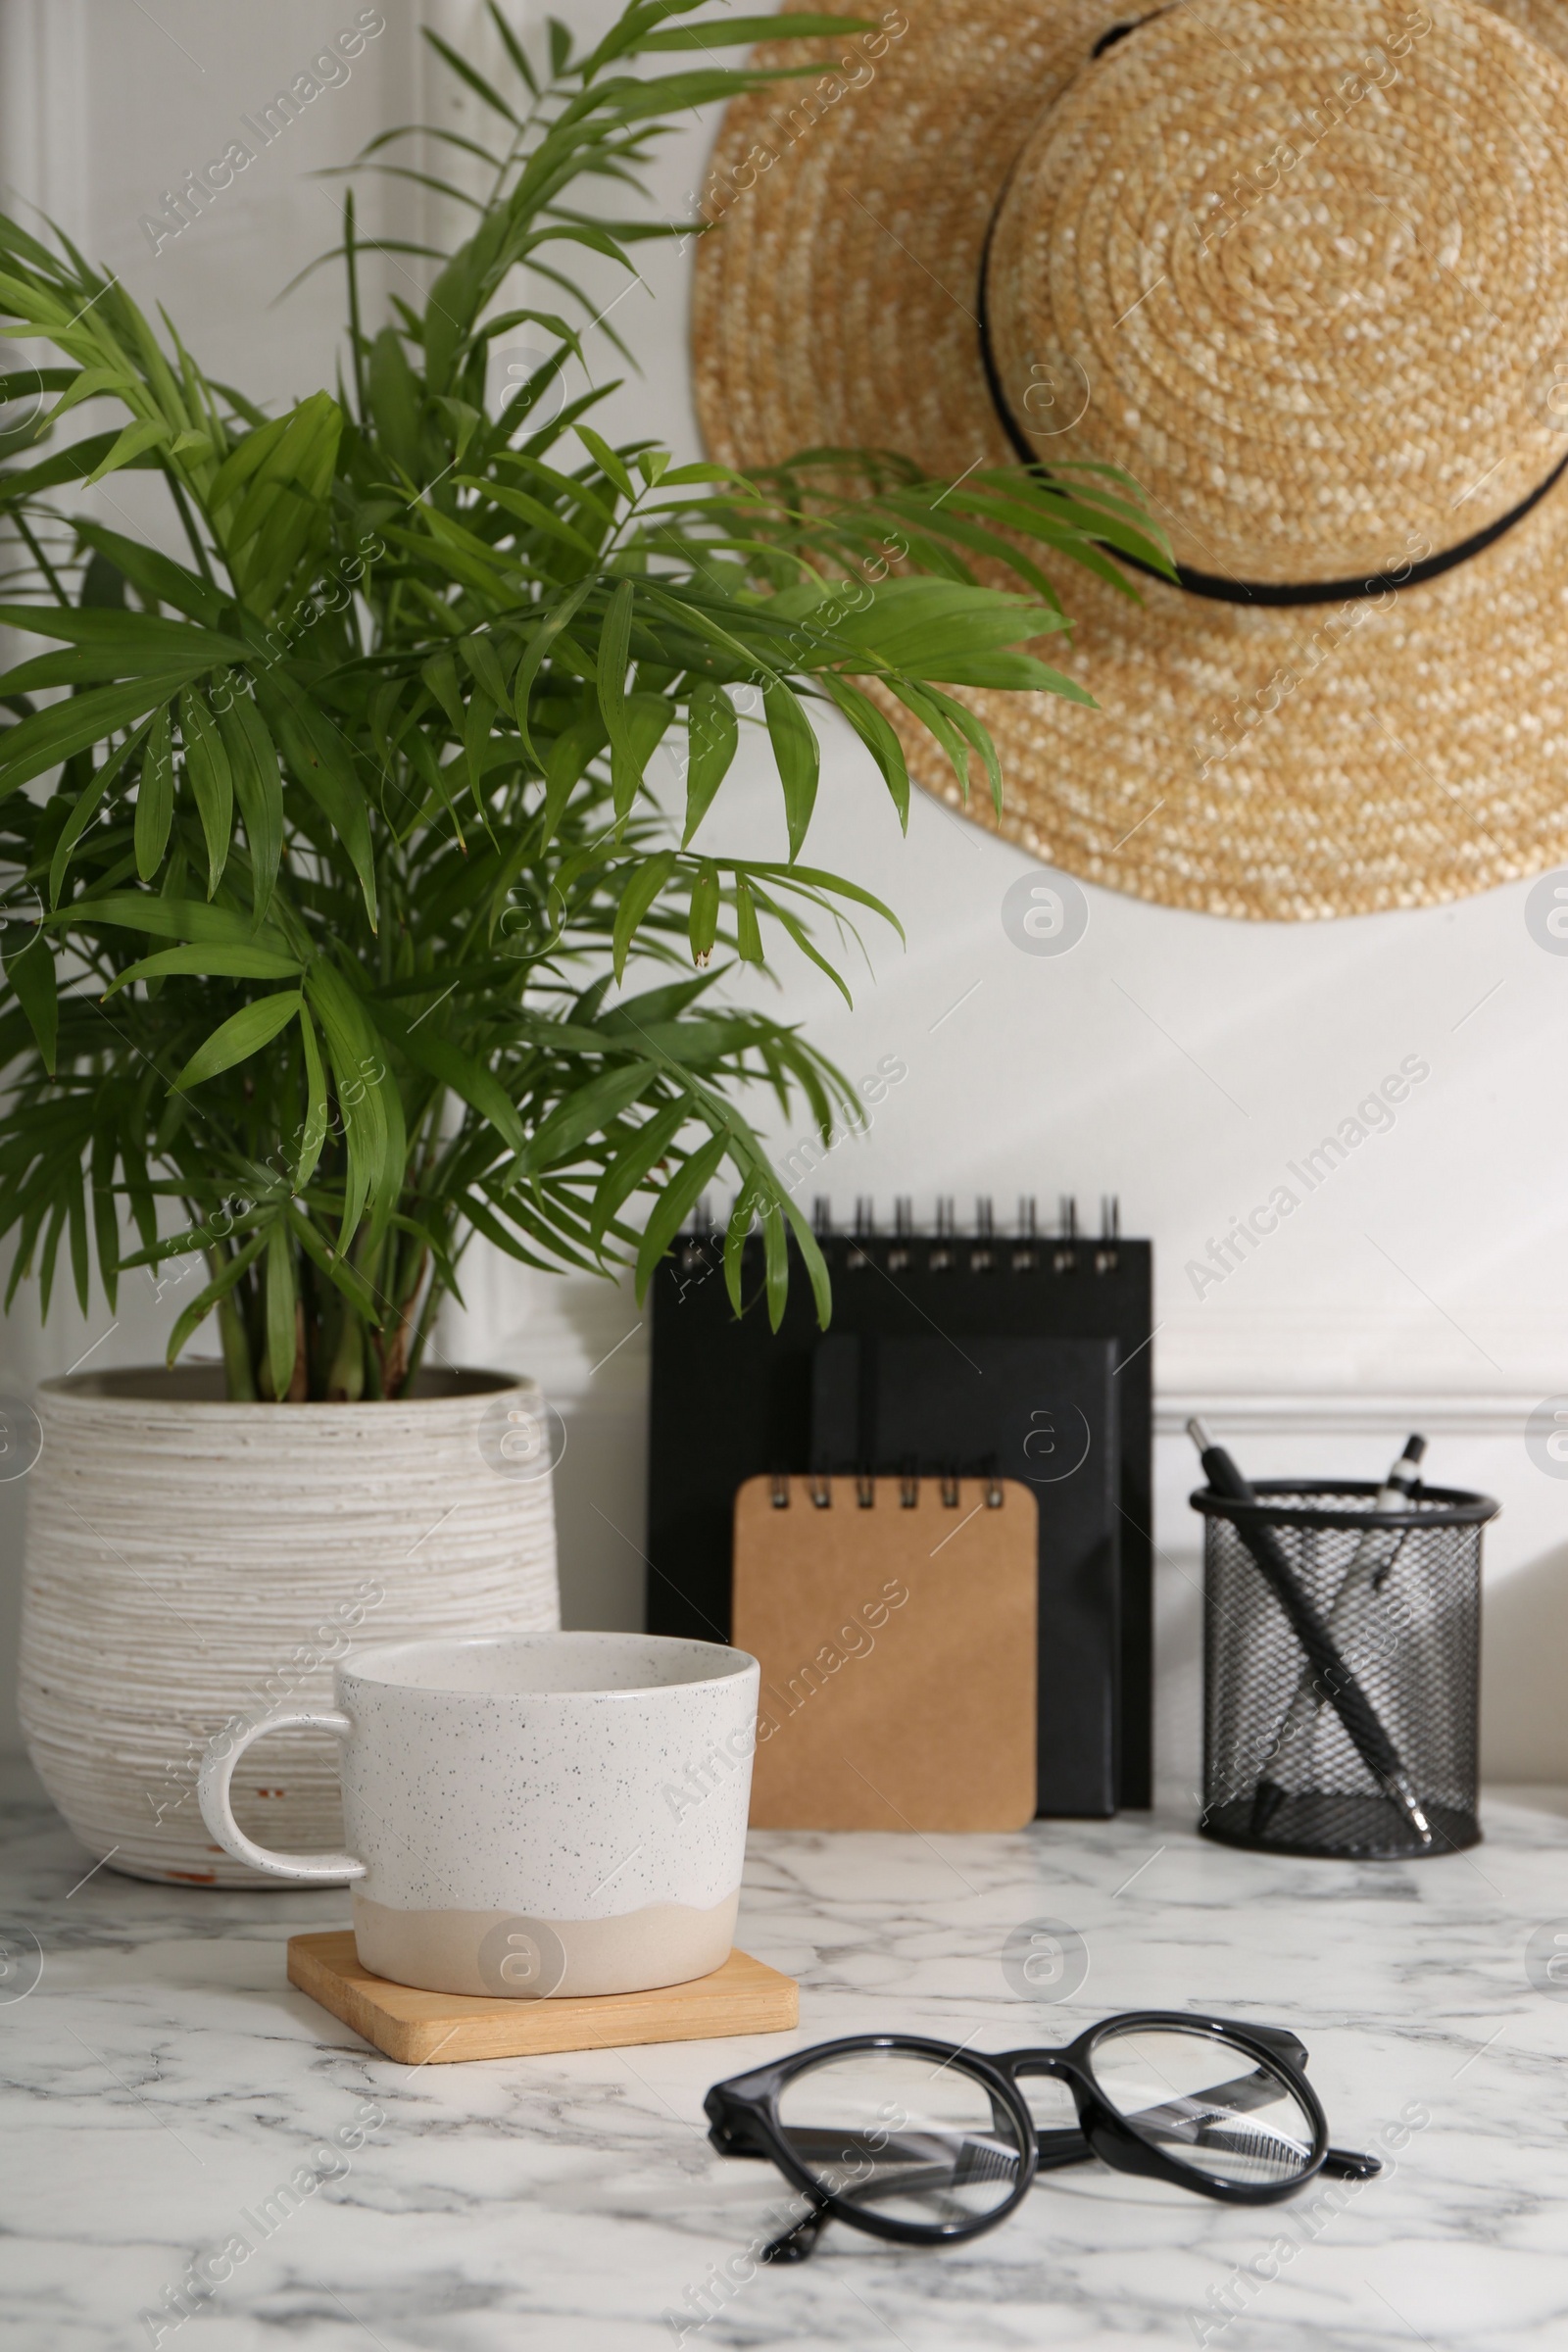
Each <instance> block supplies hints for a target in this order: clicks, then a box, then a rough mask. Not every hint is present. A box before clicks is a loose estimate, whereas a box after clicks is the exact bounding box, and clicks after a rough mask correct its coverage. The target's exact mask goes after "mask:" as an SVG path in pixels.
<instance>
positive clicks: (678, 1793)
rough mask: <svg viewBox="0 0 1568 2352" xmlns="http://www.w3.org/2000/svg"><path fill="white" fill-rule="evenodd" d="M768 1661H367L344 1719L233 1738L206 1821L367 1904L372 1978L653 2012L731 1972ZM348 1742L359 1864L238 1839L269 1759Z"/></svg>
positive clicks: (656, 1651) (632, 1638)
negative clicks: (762, 1665)
mask: <svg viewBox="0 0 1568 2352" xmlns="http://www.w3.org/2000/svg"><path fill="white" fill-rule="evenodd" d="M758 1681H759V1668H758V1664H757V1660H756V1659H755V1658H750V1657H748V1656H747V1655H746V1653H745V1652H744V1650H739V1649H725V1648H721V1647H720V1646H719V1645H718V1644H717V1643H715V1642H681V1641H674V1640H671V1639H669V1638H668V1637H666V1636H662V1635H658V1634H504V1635H500V1636H498V1637H496V1638H495V1639H493V1640H483V1639H481V1640H475V1641H449V1642H389V1643H387V1644H386V1645H385V1646H382V1647H377V1648H374V1649H364V1650H361V1651H359V1652H358V1653H355V1654H351V1655H350V1656H348V1657H347V1658H345V1659H344V1660H343V1661H342V1663H341V1664H340V1665H339V1667H338V1669H337V1674H336V1683H335V1690H336V1696H337V1702H338V1703H337V1706H336V1708H324V1707H310V1706H281V1707H277V1708H274V1709H273V1711H272V1713H271V1714H270V1715H268V1716H266V1717H264V1718H263V1719H262V1720H260V1721H259V1722H257V1723H254V1724H251V1725H248V1726H247V1727H246V1728H245V1729H244V1730H243V1731H242V1732H240V1733H239V1734H238V1735H234V1734H232V1733H228V1732H221V1733H220V1734H219V1735H218V1737H217V1738H216V1739H215V1740H213V1742H212V1743H211V1745H210V1746H209V1748H208V1750H207V1756H206V1760H205V1762H204V1763H203V1766H202V1772H201V1780H200V1784H199V1788H200V1801H201V1809H202V1818H203V1820H204V1821H205V1822H206V1824H207V1826H208V1828H209V1829H210V1830H211V1832H212V1834H213V1836H214V1837H215V1838H217V1839H218V1840H219V1842H220V1844H221V1845H222V1846H223V1847H224V1849H225V1850H226V1851H227V1852H228V1853H231V1854H233V1855H235V1856H237V1858H238V1859H239V1860H240V1861H242V1862H249V1863H250V1864H251V1865H252V1866H253V1868H255V1869H257V1870H265V1871H270V1872H271V1873H272V1874H273V1875H274V1876H275V1877H278V1878H284V1879H295V1880H298V1881H300V1882H302V1883H310V1882H313V1881H320V1880H328V1879H330V1880H335V1881H341V1880H343V1879H350V1880H352V1881H353V1882H354V1935H355V1941H356V1944H357V1946H358V1949H359V1955H360V1960H361V1963H362V1964H363V1966H365V1967H366V1968H368V1969H370V1970H371V1971H373V1973H374V1974H375V1975H376V1976H379V1977H390V1978H391V1979H392V1980H393V1982H394V1983H396V1984H399V1985H421V1986H423V1987H424V1988H425V1989H426V1990H427V1991H431V1992H467V1993H493V1994H500V1995H504V1996H510V1997H513V1998H515V1999H521V2000H538V1999H541V1998H545V1997H548V1996H549V1995H550V1994H552V1993H555V1994H560V1995H563V1996H564V1995H567V1994H571V1993H590V1992H641V1991H645V1990H648V1989H650V1988H651V1987H653V1986H655V1985H683V1984H685V1983H687V1982H688V1981H689V1980H690V1979H691V1978H693V1977H703V1976H707V1975H709V1974H710V1973H711V1970H713V1969H715V1968H719V1967H721V1966H722V1965H723V1963H724V1961H725V1960H726V1959H727V1957H728V1955H729V1950H730V1943H731V1939H732V1937H733V1936H734V1931H735V1909H736V1904H737V1902H738V1900H739V1897H740V1884H741V1865H742V1862H743V1860H744V1858H745V1850H746V1814H747V1805H748V1800H749V1797H750V1794H751V1780H752V1749H753V1746H754V1744H755V1741H756V1737H757V1692H758ZM305 1723H309V1724H317V1725H319V1726H321V1727H322V1728H323V1729H325V1730H327V1731H331V1732H336V1733H337V1735H338V1737H339V1738H340V1739H341V1740H342V1741H343V1748H342V1773H343V1819H344V1832H345V1836H346V1837H347V1838H348V1842H349V1845H350V1848H351V1849H352V1850H351V1851H350V1852H349V1853H346V1854H276V1853H270V1852H269V1851H268V1850H267V1848H266V1847H265V1846H260V1845H257V1844H256V1843H255V1842H254V1840H253V1839H251V1838H247V1837H246V1835H245V1833H244V1832H243V1830H241V1829H240V1828H239V1827H238V1825H237V1824H236V1822H235V1820H234V1816H233V1812H232V1809H231V1807H230V1804H229V1783H230V1781H231V1780H232V1778H233V1773H234V1767H235V1765H236V1764H237V1763H238V1761H239V1759H240V1757H241V1756H242V1755H243V1754H244V1752H245V1750H246V1748H247V1747H249V1746H250V1744H251V1742H252V1741H253V1740H259V1739H261V1738H262V1737H263V1735H264V1734H266V1733H267V1732H270V1731H276V1730H280V1729H281V1728H282V1727H283V1726H284V1725H287V1724H305Z"/></svg>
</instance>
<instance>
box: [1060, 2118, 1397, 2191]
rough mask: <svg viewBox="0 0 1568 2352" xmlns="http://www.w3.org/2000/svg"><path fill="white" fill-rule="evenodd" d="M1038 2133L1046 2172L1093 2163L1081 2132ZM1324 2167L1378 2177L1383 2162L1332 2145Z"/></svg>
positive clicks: (1344, 2176)
mask: <svg viewBox="0 0 1568 2352" xmlns="http://www.w3.org/2000/svg"><path fill="white" fill-rule="evenodd" d="M1035 2136H1036V2138H1037V2140H1038V2142H1039V2146H1040V2163H1039V2167H1038V2169H1039V2170H1040V2171H1041V2172H1043V2173H1049V2172H1056V2171H1059V2170H1060V2169H1061V2167H1062V2166H1063V2165H1068V2164H1089V2163H1091V2162H1092V2161H1093V2159H1094V2153H1095V2151H1094V2149H1093V2148H1092V2147H1091V2146H1090V2145H1089V2142H1088V2140H1087V2139H1085V2137H1084V2135H1083V2133H1082V2132H1081V2131H1072V2130H1067V2131H1040V2132H1037V2133H1036V2135H1035ZM1323 2170H1324V2171H1325V2173H1327V2174H1328V2176H1329V2178H1330V2180H1376V2179H1377V2177H1378V2175H1379V2173H1381V2172H1382V2170H1383V2165H1382V2161H1381V2159H1380V2158H1378V2157H1376V2156H1366V2155H1362V2154H1361V2153H1360V2151H1359V2150H1358V2149H1355V2148H1329V2149H1328V2150H1327V2151H1326V2152H1325V2154H1324V2158H1323Z"/></svg>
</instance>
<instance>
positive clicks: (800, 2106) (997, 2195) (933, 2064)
mask: <svg viewBox="0 0 1568 2352" xmlns="http://www.w3.org/2000/svg"><path fill="white" fill-rule="evenodd" d="M778 2117H779V2124H780V2128H781V2130H782V2131H783V2134H784V2137H785V2139H786V2141H787V2142H788V2144H789V2146H790V2148H791V2150H792V2152H793V2153H794V2156H795V2158H796V2161H797V2162H798V2163H799V2164H801V2165H803V2166H804V2167H805V2169H806V2170H807V2172H809V2174H810V2176H811V2178H812V2179H813V2180H816V2181H818V2182H819V2183H820V2185H821V2186H822V2187H823V2188H825V2189H827V2190H829V2191H830V2192H831V2193H832V2194H834V2195H835V2196H839V2197H842V2198H846V2199H847V2200H848V2201H849V2202H850V2203H852V2204H855V2205H858V2206H859V2207H860V2208H861V2209H862V2210H863V2211H866V2212H874V2213H878V2214H882V2215H885V2216H886V2217H887V2218H888V2219H889V2220H892V2221H903V2222H923V2223H926V2224H936V2225H941V2224H944V2223H952V2222H972V2221H976V2220H979V2219H981V2218H982V2217H983V2216H985V2215H986V2214H989V2213H994V2212H995V2211H996V2210H997V2208H998V2206H999V2205H1005V2203H1006V2201H1007V2199H1008V2198H1009V2197H1010V2196H1011V2195H1012V2192H1013V2189H1014V2187H1015V2186H1016V2184H1017V2180H1018V2167H1019V2163H1020V2160H1021V2157H1022V2148H1021V2145H1020V2142H1019V2136H1018V2128H1017V2126H1016V2125H1015V2124H1014V2122H1013V2119H1012V2117H1011V2116H1010V2114H1009V2113H1008V2111H1007V2110H1006V2108H1005V2107H1004V2106H1002V2105H1001V2104H1000V2103H998V2102H995V2101H993V2099H992V2096H991V2093H990V2091H989V2090H988V2089H987V2088H986V2085H985V2084H984V2083H983V2082H980V2081H979V2080H978V2079H977V2078H976V2077H975V2076H974V2075H972V2074H970V2073H969V2072H968V2071H967V2070H966V2069H965V2068H964V2066H963V2065H962V2064H961V2062H960V2061H959V2060H957V2059H950V2060H947V2061H944V2060H942V2059H938V2058H931V2057H928V2056H926V2055H925V2054H924V2053H922V2052H918V2051H912V2050H897V2049H894V2050H853V2051H848V2052H846V2053H844V2054H843V2055H841V2056H838V2057H834V2058H828V2059H824V2060H823V2061H822V2062H821V2063H820V2064H819V2065H816V2066H813V2067H809V2068H808V2069H807V2070H806V2071H805V2072H803V2073H802V2074H799V2075H796V2076H794V2077H793V2078H792V2079H791V2081H790V2082H788V2083H786V2085H785V2087H784V2089H783V2090H782V2091H781V2092H780V2094H779V2101H778Z"/></svg>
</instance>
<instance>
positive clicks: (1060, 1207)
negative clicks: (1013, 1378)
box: [688, 1193, 1121, 1274]
mask: <svg viewBox="0 0 1568 2352" xmlns="http://www.w3.org/2000/svg"><path fill="white" fill-rule="evenodd" d="M726 1226H727V1220H725V1225H718V1224H715V1223H714V1220H713V1213H712V1207H711V1202H710V1201H709V1200H708V1199H707V1197H706V1196H705V1197H704V1198H703V1199H702V1200H700V1201H698V1203H697V1206H696V1209H695V1211H694V1213H693V1217H692V1222H691V1225H690V1228H689V1229H688V1231H689V1237H690V1238H692V1239H699V1238H700V1239H702V1240H706V1241H710V1242H715V1243H717V1242H721V1241H722V1239H723V1234H724V1230H725V1227H726ZM811 1231H812V1232H813V1233H814V1234H815V1235H816V1237H817V1239H818V1240H819V1241H831V1240H834V1239H838V1238H842V1239H846V1240H849V1241H852V1242H859V1243H865V1242H871V1241H879V1240H883V1239H885V1238H888V1237H887V1234H886V1228H885V1227H882V1228H879V1226H878V1222H877V1206H876V1201H875V1199H874V1198H873V1197H872V1195H870V1194H869V1193H858V1194H857V1195H856V1201H855V1219H854V1223H853V1225H852V1227H851V1228H850V1230H849V1232H848V1233H847V1234H842V1235H841V1232H840V1228H839V1227H837V1226H836V1225H835V1223H834V1221H833V1203H832V1201H831V1200H830V1199H829V1198H828V1197H827V1196H826V1195H825V1194H822V1193H819V1194H817V1196H816V1198H815V1199H814V1200H813V1201H812V1202H811ZM891 1239H892V1241H893V1243H894V1248H893V1249H892V1250H890V1252H889V1255H888V1270H889V1272H890V1273H898V1272H900V1271H901V1270H902V1269H903V1268H904V1267H906V1266H907V1264H908V1263H909V1259H908V1255H907V1251H903V1250H900V1249H899V1247H898V1245H899V1244H900V1243H903V1242H910V1241H917V1240H929V1241H933V1242H935V1243H937V1244H938V1245H940V1246H939V1247H938V1248H936V1249H934V1250H932V1252H931V1256H930V1261H929V1263H930V1267H931V1271H932V1272H933V1273H934V1274H940V1273H941V1272H943V1271H944V1269H945V1268H947V1267H949V1266H953V1265H956V1264H957V1262H958V1260H959V1255H960V1252H959V1250H958V1249H957V1245H958V1243H959V1242H960V1241H962V1240H964V1239H968V1240H969V1241H970V1242H971V1243H972V1244H973V1247H972V1248H971V1250H970V1251H969V1257H968V1263H969V1269H970V1271H971V1272H972V1273H985V1272H988V1271H989V1270H990V1269H991V1268H992V1267H993V1266H996V1265H1000V1264H1002V1263H1003V1262H1004V1261H1005V1262H1007V1263H1008V1264H1009V1265H1010V1268H1011V1270H1012V1272H1013V1273H1015V1274H1017V1273H1022V1272H1025V1271H1027V1270H1029V1269H1031V1268H1033V1267H1035V1266H1036V1265H1038V1264H1040V1263H1042V1262H1049V1263H1050V1265H1051V1266H1052V1267H1053V1269H1054V1271H1055V1272H1056V1273H1058V1274H1069V1273H1073V1272H1075V1271H1076V1270H1077V1267H1078V1265H1079V1263H1080V1262H1081V1261H1082V1262H1084V1263H1086V1264H1090V1265H1092V1266H1093V1267H1094V1270H1095V1272H1096V1273H1097V1274H1107V1273H1109V1272H1110V1271H1111V1270H1112V1269H1113V1268H1114V1266H1115V1264H1116V1245H1117V1243H1118V1242H1119V1241H1120V1240H1121V1202H1120V1201H1119V1199H1118V1198H1117V1196H1116V1195H1115V1194H1114V1193H1102V1195H1101V1197H1100V1234H1099V1238H1098V1241H1097V1242H1095V1243H1094V1244H1092V1245H1091V1244H1089V1243H1088V1242H1087V1239H1086V1236H1085V1234H1084V1232H1083V1230H1082V1229H1081V1227H1080V1225H1079V1222H1078V1202H1077V1201H1076V1199H1075V1198H1074V1196H1073V1195H1072V1194H1071V1193H1063V1194H1062V1195H1061V1197H1060V1200H1059V1201H1058V1203H1057V1210H1056V1227H1055V1232H1054V1235H1048V1234H1046V1233H1045V1232H1044V1231H1043V1229H1042V1226H1041V1221H1040V1212H1039V1206H1038V1202H1037V1201H1036V1198H1035V1196H1034V1194H1033V1193H1025V1194H1020V1195H1019V1198H1018V1211H1017V1216H1016V1218H1015V1220H1014V1222H1013V1225H1012V1227H1011V1231H1010V1236H1009V1233H1008V1229H1007V1228H1006V1227H1005V1225H1003V1224H1001V1223H999V1221H998V1218H997V1212H996V1204H995V1202H994V1201H993V1200H992V1197H991V1195H990V1194H989V1193H981V1194H978V1195H977V1196H976V1199H975V1203H974V1220H973V1223H972V1224H971V1225H970V1226H969V1227H968V1229H967V1234H965V1233H964V1232H963V1231H961V1230H960V1227H959V1223H958V1215H957V1204H956V1201H955V1199H954V1196H953V1195H952V1194H951V1193H944V1194H942V1195H940V1196H939V1198H938V1199H937V1201H936V1202H935V1204H934V1216H933V1220H932V1223H931V1225H930V1226H929V1227H928V1228H927V1229H926V1231H925V1232H924V1233H921V1232H920V1230H919V1229H918V1228H917V1227H916V1224H915V1221H914V1201H913V1200H912V1198H911V1197H910V1196H909V1195H908V1194H907V1193H901V1194H899V1195H898V1197H897V1198H896V1200H895V1201H894V1203H893V1230H892V1236H891ZM1009 1239H1010V1241H1011V1244H1012V1247H1011V1250H1010V1251H1009V1250H1006V1249H1005V1248H1002V1247H999V1245H1002V1244H1004V1243H1005V1242H1007V1241H1008V1240H1009ZM1042 1242H1048V1243H1054V1247H1053V1248H1051V1249H1050V1250H1048V1251H1046V1252H1044V1253H1043V1252H1042V1251H1041V1250H1040V1248H1039V1245H1040V1244H1041V1243H1042ZM870 1263H872V1260H871V1259H870V1258H868V1257H867V1256H866V1255H865V1253H864V1251H863V1250H851V1251H850V1253H849V1258H848V1264H849V1266H850V1269H851V1271H852V1272H853V1271H854V1270H855V1269H856V1268H857V1267H860V1266H865V1265H869V1264H870Z"/></svg>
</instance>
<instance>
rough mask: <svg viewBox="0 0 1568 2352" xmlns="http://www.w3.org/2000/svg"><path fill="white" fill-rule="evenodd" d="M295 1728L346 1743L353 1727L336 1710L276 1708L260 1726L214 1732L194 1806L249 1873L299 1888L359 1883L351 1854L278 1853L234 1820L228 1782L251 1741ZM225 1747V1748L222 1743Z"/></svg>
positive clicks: (360, 1873) (363, 1869) (361, 1872)
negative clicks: (350, 1881)
mask: <svg viewBox="0 0 1568 2352" xmlns="http://www.w3.org/2000/svg"><path fill="white" fill-rule="evenodd" d="M296 1724H308V1725H311V1726H313V1727H314V1728H315V1729H317V1730H319V1731H323V1732H335V1733H336V1734H337V1736H338V1738H339V1739H340V1740H346V1739H347V1738H348V1736H349V1734H350V1733H351V1732H352V1731H353V1729H354V1726H353V1724H352V1723H351V1722H350V1721H349V1719H348V1717H347V1716H346V1715H345V1714H343V1713H342V1712H341V1710H340V1709H338V1708H337V1707H303V1706H301V1707H296V1706H281V1707H274V1708H273V1709H272V1712H271V1713H270V1715H264V1716H263V1717H262V1719H261V1721H260V1722H259V1723H250V1724H247V1725H246V1726H245V1728H244V1730H243V1731H241V1732H239V1733H237V1734H232V1735H231V1734H230V1733H229V1731H228V1729H227V1727H226V1726H225V1727H224V1729H223V1730H222V1731H221V1732H215V1733H214V1735H213V1737H212V1739H211V1740H209V1741H208V1743H207V1753H206V1755H205V1756H204V1757H203V1758H202V1768H201V1773H200V1776H199V1778H198V1780H197V1783H196V1801H197V1803H198V1804H199V1805H200V1806H201V1809H202V1819H203V1821H205V1822H206V1824H207V1827H208V1828H209V1829H210V1830H211V1831H212V1834H213V1836H214V1837H215V1838H217V1839H218V1842H219V1844H220V1845H221V1847H222V1848H223V1851H224V1852H225V1853H229V1854H232V1855H233V1857H234V1859H235V1861H236V1862H248V1863H249V1864H250V1866H251V1868H252V1870H264V1871H266V1873H267V1875H268V1877H269V1878H272V1879H291V1880H293V1881H294V1882H295V1883H296V1884H297V1885H300V1886H311V1885H318V1886H319V1885H320V1884H322V1883H323V1882H324V1881H326V1880H332V1881H334V1882H336V1881H340V1880H343V1879H363V1878H364V1877H365V1876H366V1873H367V1870H368V1864H366V1863H364V1862H361V1861H359V1860H357V1859H356V1857H355V1856H354V1855H353V1854H276V1853H273V1852H271V1850H270V1848H269V1847H267V1846H265V1845H258V1844H257V1843H256V1840H255V1838H247V1837H246V1835H245V1833H244V1831H243V1830H242V1829H241V1828H240V1826H239V1823H238V1822H237V1821H236V1820H235V1819H234V1810H233V1806H232V1804H231V1803H230V1801H229V1792H228V1791H229V1783H230V1782H231V1781H232V1779H233V1777H234V1767H235V1765H236V1764H237V1763H238V1762H239V1760H240V1758H241V1756H242V1755H243V1754H244V1753H245V1750H246V1749H247V1748H248V1747H249V1746H250V1744H251V1742H252V1741H253V1740H261V1739H263V1738H265V1736H266V1735H267V1733H269V1732H280V1731H284V1730H286V1729H288V1728H289V1727H291V1726H293V1725H296ZM223 1742H226V1744H221V1743H223Z"/></svg>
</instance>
